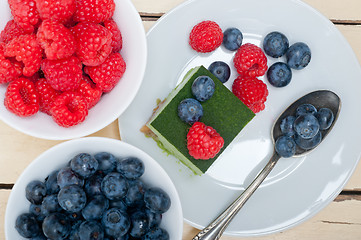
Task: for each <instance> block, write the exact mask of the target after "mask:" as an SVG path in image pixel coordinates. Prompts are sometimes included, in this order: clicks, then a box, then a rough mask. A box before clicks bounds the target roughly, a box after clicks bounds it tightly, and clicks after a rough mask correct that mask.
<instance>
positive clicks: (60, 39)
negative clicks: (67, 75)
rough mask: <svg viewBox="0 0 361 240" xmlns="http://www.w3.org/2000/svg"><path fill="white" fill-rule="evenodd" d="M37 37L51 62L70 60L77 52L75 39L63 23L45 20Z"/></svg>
mask: <svg viewBox="0 0 361 240" xmlns="http://www.w3.org/2000/svg"><path fill="white" fill-rule="evenodd" d="M36 36H37V37H38V41H39V44H40V46H41V47H42V48H43V49H44V51H45V54H46V57H47V58H48V59H50V60H56V59H62V58H68V57H70V56H71V55H73V53H74V52H75V38H74V36H73V34H72V33H71V32H70V30H69V29H67V28H66V27H64V25H63V24H61V23H57V22H55V21H52V20H44V21H43V22H42V23H41V25H40V27H39V29H38V32H37V34H36Z"/></svg>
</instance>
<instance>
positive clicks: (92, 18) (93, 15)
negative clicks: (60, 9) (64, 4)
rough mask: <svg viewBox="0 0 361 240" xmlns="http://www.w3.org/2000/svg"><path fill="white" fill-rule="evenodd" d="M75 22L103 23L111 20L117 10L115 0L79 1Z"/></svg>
mask: <svg viewBox="0 0 361 240" xmlns="http://www.w3.org/2000/svg"><path fill="white" fill-rule="evenodd" d="M76 7H77V9H76V11H75V14H74V20H75V21H77V22H91V23H101V22H104V21H106V20H108V19H110V18H111V17H112V16H113V14H114V10H115V3H114V0H77V1H76Z"/></svg>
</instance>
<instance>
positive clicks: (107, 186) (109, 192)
mask: <svg viewBox="0 0 361 240" xmlns="http://www.w3.org/2000/svg"><path fill="white" fill-rule="evenodd" d="M101 189H102V192H103V194H104V195H105V196H106V197H107V198H108V199H110V200H118V199H121V198H123V197H124V196H125V194H126V193H127V191H128V182H127V180H126V179H125V178H124V177H123V176H122V175H121V174H120V173H117V172H111V173H109V174H107V175H106V176H105V177H104V178H103V181H102V183H101Z"/></svg>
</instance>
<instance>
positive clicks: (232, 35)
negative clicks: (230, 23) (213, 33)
mask: <svg viewBox="0 0 361 240" xmlns="http://www.w3.org/2000/svg"><path fill="white" fill-rule="evenodd" d="M242 41H243V34H242V32H241V31H240V30H239V29H238V28H234V27H232V28H228V29H226V30H225V31H224V33H223V42H222V43H223V46H224V47H225V48H226V49H228V50H230V51H236V50H237V49H238V48H239V47H240V46H241V45H242Z"/></svg>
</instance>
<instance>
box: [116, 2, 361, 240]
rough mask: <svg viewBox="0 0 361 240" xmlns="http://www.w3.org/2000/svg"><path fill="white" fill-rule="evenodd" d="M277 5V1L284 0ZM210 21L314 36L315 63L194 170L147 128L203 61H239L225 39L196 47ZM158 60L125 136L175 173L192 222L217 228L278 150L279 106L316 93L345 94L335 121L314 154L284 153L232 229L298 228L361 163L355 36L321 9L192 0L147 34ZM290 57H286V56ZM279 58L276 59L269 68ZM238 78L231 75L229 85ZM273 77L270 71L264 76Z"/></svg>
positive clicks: (126, 122) (252, 232)
mask: <svg viewBox="0 0 361 240" xmlns="http://www.w3.org/2000/svg"><path fill="white" fill-rule="evenodd" d="M276 6H277V7H276ZM202 20H214V21H216V22H217V23H218V24H219V25H220V26H221V28H222V29H223V30H225V29H226V28H228V27H238V28H239V29H240V30H241V31H242V32H243V34H244V42H243V43H245V42H252V43H254V44H257V45H259V46H260V45H261V42H262V39H263V37H265V35H266V34H267V33H269V32H271V31H274V30H278V31H281V32H283V33H284V34H285V35H286V36H287V37H288V39H289V41H290V43H291V44H292V43H295V42H297V41H303V42H306V43H307V44H308V45H309V46H310V48H311V51H312V59H311V62H310V64H309V65H308V66H307V67H306V68H305V69H303V70H300V71H293V79H292V81H291V83H290V84H289V85H288V86H287V87H285V88H279V89H276V88H274V87H272V86H271V85H270V84H269V83H268V82H267V80H265V82H266V84H267V85H268V89H269V96H268V100H267V102H266V109H265V110H264V111H262V112H260V113H258V114H257V115H256V117H255V118H254V119H253V120H252V121H251V123H250V124H248V125H247V126H246V127H245V128H244V129H243V130H242V132H241V133H240V134H239V135H238V136H237V138H236V139H235V141H234V142H233V143H232V144H231V146H230V147H228V148H227V150H226V151H225V152H224V153H223V154H222V156H221V157H220V158H219V159H218V161H217V162H216V163H215V164H214V166H213V167H212V168H211V169H209V171H208V172H207V173H206V174H205V175H203V176H201V177H200V176H194V175H193V174H192V173H191V172H190V170H189V169H188V168H187V167H185V166H183V165H182V164H181V163H179V161H177V160H176V159H175V158H174V157H173V156H167V155H166V153H164V152H163V151H162V150H161V149H160V148H158V147H157V144H156V143H155V141H153V140H152V139H150V138H145V137H144V135H143V134H142V133H141V132H140V131H139V129H140V128H141V127H142V125H143V124H144V123H145V122H146V121H147V120H148V119H149V116H150V115H151V113H152V109H153V108H154V107H155V105H156V99H157V98H160V99H163V98H165V97H166V96H167V95H168V93H169V92H170V91H171V90H172V89H173V88H174V87H175V86H176V84H177V82H178V81H179V80H180V79H181V77H182V76H183V75H184V73H185V72H186V71H187V70H188V69H190V68H191V67H193V66H196V65H200V64H204V65H205V66H206V67H208V66H209V64H210V63H211V62H213V61H215V60H223V61H226V62H228V63H230V66H231V68H232V69H231V70H232V71H233V72H235V69H234V67H233V64H231V61H232V56H233V54H232V53H230V52H228V51H226V50H225V49H224V48H223V47H221V48H219V49H217V50H216V51H215V52H214V53H210V54H198V53H196V52H195V51H193V50H192V49H191V47H190V46H189V45H188V37H189V32H190V31H191V29H192V27H193V26H194V25H195V24H197V23H198V22H200V21H202ZM147 41H148V65H147V69H146V73H145V78H144V81H143V84H142V87H141V89H140V91H139V93H138V95H137V97H136V98H135V100H134V102H133V103H132V104H131V106H130V107H129V108H128V110H127V111H126V112H125V113H124V114H123V115H122V117H121V118H120V119H119V128H120V132H121V136H122V139H123V140H124V141H126V142H129V143H131V144H134V145H135V146H138V147H139V148H141V149H143V150H144V151H146V152H147V153H148V154H150V155H151V156H152V157H153V158H155V159H157V160H158V161H159V163H160V164H161V165H162V166H163V167H164V169H165V170H166V171H167V172H168V174H169V175H170V176H171V178H172V179H173V182H174V183H175V185H176V187H177V189H178V192H179V193H180V198H181V202H182V206H183V215H184V218H185V220H186V221H187V222H188V223H190V224H191V225H193V226H194V227H197V228H203V227H205V226H207V225H208V224H209V223H210V221H211V220H213V219H214V218H215V217H216V216H217V215H218V214H219V213H220V212H221V211H222V210H223V209H225V207H226V206H228V204H230V203H231V202H232V201H233V200H234V199H235V197H236V196H238V195H239V194H240V193H241V192H242V191H243V190H244V188H245V187H246V186H247V185H248V184H249V183H250V182H251V181H252V180H253V179H254V177H255V176H256V175H257V173H258V172H259V171H260V170H261V169H262V168H263V167H264V165H265V164H266V162H267V161H268V159H269V157H270V156H271V154H272V149H273V146H272V141H271V134H270V131H271V127H272V124H273V122H274V121H275V120H276V118H277V117H278V116H279V114H280V113H281V112H282V111H283V110H284V109H285V108H286V107H287V106H288V105H289V104H290V103H292V102H293V101H294V100H296V99H298V98H299V97H301V96H303V95H305V94H306V93H308V92H311V91H314V90H318V89H329V90H333V91H334V92H336V93H337V94H338V95H339V96H340V97H341V100H342V109H341V113H340V117H339V119H338V122H337V123H336V125H335V128H334V129H333V130H332V132H331V133H330V135H329V136H328V137H327V139H325V141H324V142H323V143H322V144H321V145H320V146H319V147H318V148H317V149H316V150H315V151H314V152H312V153H311V154H309V155H307V156H305V157H302V158H291V159H281V160H280V161H279V163H278V164H277V166H276V167H275V169H274V170H273V171H272V172H271V174H270V175H269V177H268V178H267V179H266V180H265V182H264V183H263V184H262V185H261V186H260V188H259V189H258V190H257V191H256V193H255V194H254V195H253V196H252V197H251V199H250V200H249V201H248V202H247V203H246V205H245V206H244V208H243V209H242V210H241V211H240V212H239V214H238V215H237V216H236V218H235V219H234V220H233V222H232V223H231V224H230V226H229V227H228V228H227V229H226V234H228V235H235V236H259V235H266V234H270V233H275V232H280V231H284V230H286V229H289V228H291V227H293V226H295V225H297V224H299V223H301V222H303V221H305V220H307V219H309V218H311V217H312V216H314V215H315V214H316V213H318V212H319V211H321V210H322V209H323V208H324V207H325V206H326V205H328V204H329V203H330V202H331V201H332V200H333V199H334V198H335V197H336V196H337V195H338V194H339V193H340V191H341V190H342V189H343V187H344V186H345V184H346V182H347V180H348V179H349V178H350V176H351V174H352V173H353V171H354V169H355V166H356V165H357V163H358V161H359V159H360V155H361V149H360V146H359V136H360V134H361V128H359V127H357V126H358V125H359V122H360V121H361V109H360V108H358V107H355V104H356V103H359V102H360V101H361V82H360V79H361V69H360V65H359V63H358V61H357V59H356V57H355V55H354V53H353V51H352V49H351V48H350V46H349V44H348V43H347V41H346V40H345V39H344V37H343V36H342V35H341V34H340V32H339V31H338V30H337V29H336V27H335V26H334V25H333V24H332V23H331V22H330V21H329V20H328V19H327V18H325V17H324V16H322V15H321V14H320V13H319V12H317V11H316V10H314V9H313V8H311V7H310V6H308V5H306V4H305V3H303V2H301V1H297V0H259V1H246V0H225V1H217V0H192V1H187V2H185V3H183V4H181V5H180V6H178V7H176V8H175V9H173V10H172V11H170V12H169V13H168V14H166V15H165V16H163V17H162V18H161V19H159V21H158V22H157V23H156V24H155V25H154V26H153V28H151V29H150V30H149V32H148V34H147ZM279 60H283V59H279ZM274 61H275V60H274V59H270V58H269V66H270V64H271V63H272V62H274ZM234 78H235V74H233V76H232V77H231V79H230V80H229V82H227V86H230V85H231V84H232V82H233V80H234ZM262 79H263V78H262Z"/></svg>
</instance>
